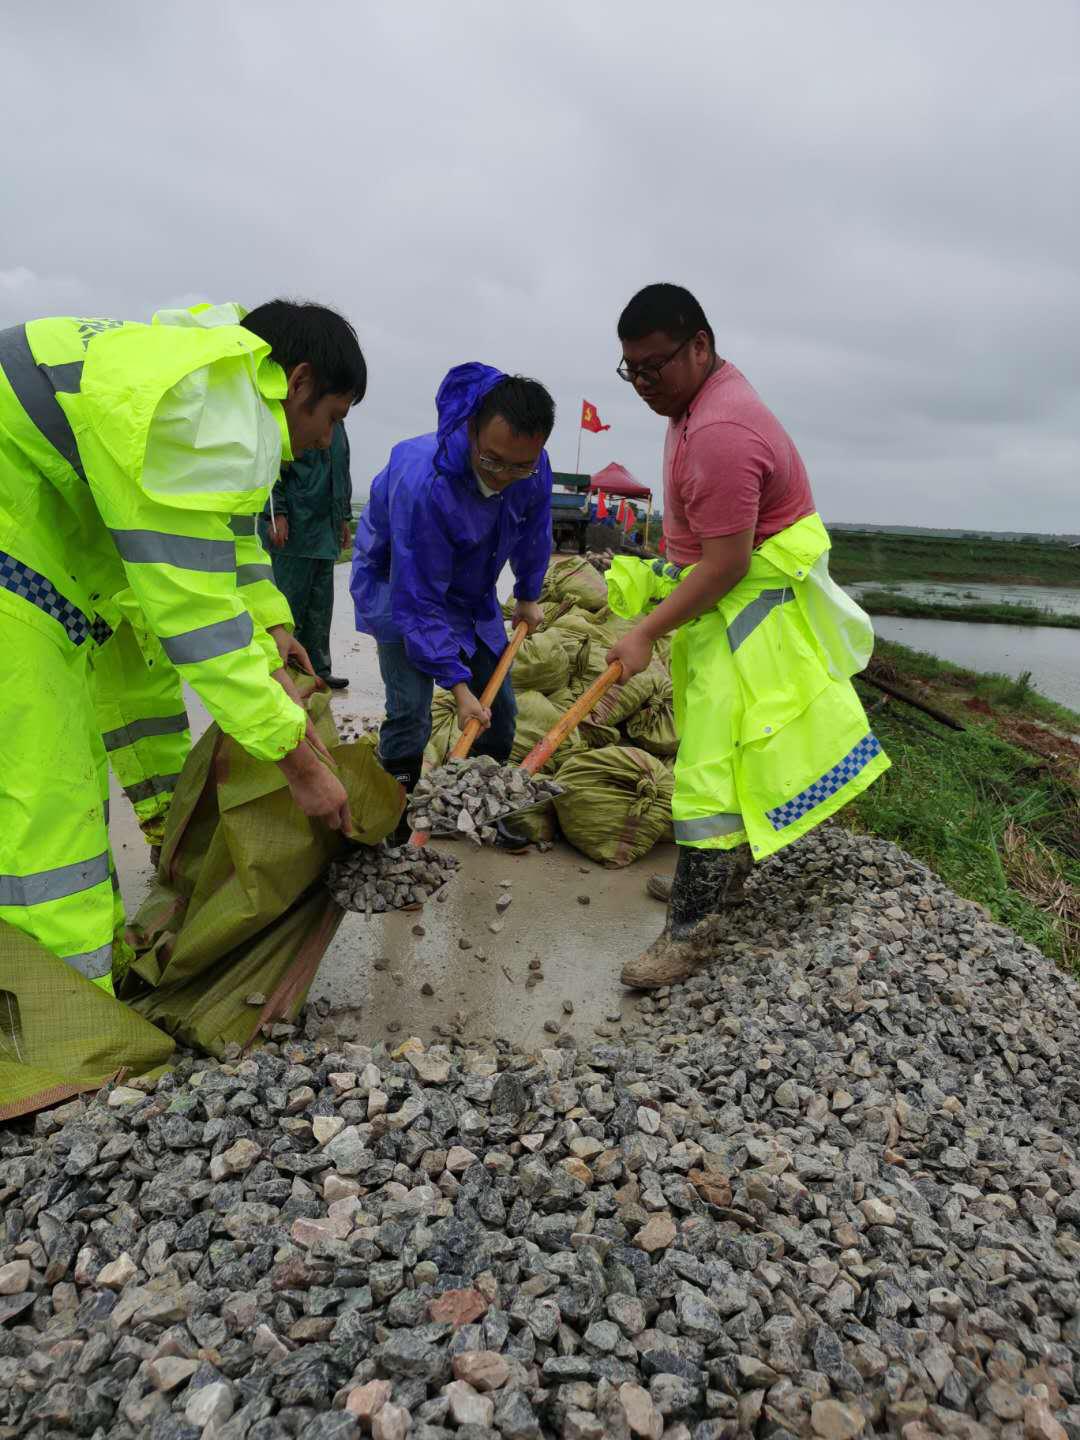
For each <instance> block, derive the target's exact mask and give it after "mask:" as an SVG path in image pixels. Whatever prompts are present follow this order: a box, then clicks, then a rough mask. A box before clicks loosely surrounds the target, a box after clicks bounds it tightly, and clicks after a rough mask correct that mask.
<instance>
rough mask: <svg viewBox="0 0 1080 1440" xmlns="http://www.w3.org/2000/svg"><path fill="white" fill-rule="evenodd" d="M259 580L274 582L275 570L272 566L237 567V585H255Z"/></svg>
mask: <svg viewBox="0 0 1080 1440" xmlns="http://www.w3.org/2000/svg"><path fill="white" fill-rule="evenodd" d="M257 580H269V581H270V582H271V584H272V583H273V580H274V568H273V566H272V565H238V566H237V567H236V583H237V585H254V584H255V582H256V581H257Z"/></svg>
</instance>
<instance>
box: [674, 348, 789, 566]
mask: <svg viewBox="0 0 1080 1440" xmlns="http://www.w3.org/2000/svg"><path fill="white" fill-rule="evenodd" d="M813 511H814V497H813V495H812V494H811V492H810V481H809V479H808V478H807V474H806V466H805V465H804V464H803V462H802V459H801V458H800V456H799V452H798V451H797V450H796V449H795V445H794V442H793V441H792V439H791V436H790V435H789V434H788V433H787V431H786V430H785V429H784V427H783V426H782V425H781V424H780V421H779V420H777V418H776V416H775V415H774V414H773V413H772V411H771V410H769V409H768V408H767V407H766V406H765V405H764V404H763V403H762V401H761V398H760V396H759V395H758V393H757V391H756V390H755V389H754V387H753V386H752V385H751V384H750V382H749V381H748V380H747V378H746V376H745V375H743V374H742V372H741V371H739V370H737V369H736V368H735V366H734V365H732V364H731V363H730V361H725V362H724V363H723V364H722V365H721V366H720V368H719V369H718V370H716V371H714V372H713V374H712V375H710V376H709V378H708V380H706V381H705V384H704V385H703V386H702V387H701V389H700V390H699V391H698V393H697V395H695V397H694V400H693V403H692V404H691V405H690V407H689V409H688V410H687V411H686V412H685V414H683V415H680V416H679V418H678V419H677V420H671V421H670V422H669V423H668V432H667V436H666V438H665V441H664V536H665V539H666V540H667V555H668V559H669V560H671V561H673V562H674V563H675V564H676V565H693V564H694V563H695V562H696V561H698V560H700V559H701V542H702V540H708V539H712V538H714V537H717V536H721V535H736V534H738V532H739V531H740V530H749V529H750V528H751V527H753V530H754V545H755V547H756V546H758V545H760V544H762V542H763V541H765V540H768V539H769V537H770V536H771V535H776V534H779V532H780V531H781V530H784V529H786V528H787V526H788V525H793V524H794V523H795V521H796V520H801V519H802V518H803V517H804V516H805V515H810V514H812V513H813Z"/></svg>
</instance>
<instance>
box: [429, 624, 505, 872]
mask: <svg viewBox="0 0 1080 1440" xmlns="http://www.w3.org/2000/svg"><path fill="white" fill-rule="evenodd" d="M528 633H529V627H528V625H526V624H525V621H524V620H522V622H521V624H520V625H516V626H515V627H514V633H513V635H511V636H510V640H509V643H508V644H507V646H506V649H505V650H504V651H503V653H502V654H501V655H500V656H499V663H498V664H497V665H496V666H495V669H494V670H493V671H492V672H491V679H490V680H489V681H488V683H487V684H486V685H485V686H484V693H483V694H482V695H481V696H480V704H481V705H485V706H486V705H490V704H491V702H492V701H493V700H494V699H495V696H496V695H497V694H498V693H499V686H500V685H501V684H502V683H503V681H504V680H505V679H506V676H507V673H508V672H509V669H510V666H511V665H512V664H513V663H514V656H515V655H516V654H517V652H518V651H519V650H520V649H521V646H522V644H523V642H524V640H525V637H526V636H527V635H528ZM479 734H480V721H479V720H470V721H469V723H468V724H467V725H466V726H465V729H464V730H463V731H462V732H461V734H460V736H459V737H458V740H457V743H456V744H455V746H454V748H453V749H452V750H451V751H450V754H449V757H448V758H449V759H451V760H464V759H465V757H466V755H468V753H469V751H470V750H471V749H472V747H473V744H474V743H475V741H476V737H477V736H478V735H479ZM430 839H431V833H430V831H427V830H414V831H413V833H412V834H411V835H410V836H409V844H410V845H412V846H414V847H416V848H419V847H420V846H422V845H426V844H427V843H428V841H429V840H430Z"/></svg>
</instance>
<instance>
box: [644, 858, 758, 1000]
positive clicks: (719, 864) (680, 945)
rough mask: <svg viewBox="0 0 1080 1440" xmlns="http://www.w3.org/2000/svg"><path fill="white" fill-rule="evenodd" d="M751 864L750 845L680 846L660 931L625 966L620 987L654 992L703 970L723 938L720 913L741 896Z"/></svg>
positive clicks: (737, 901) (740, 898)
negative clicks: (733, 847)
mask: <svg viewBox="0 0 1080 1440" xmlns="http://www.w3.org/2000/svg"><path fill="white" fill-rule="evenodd" d="M751 864H752V860H751V856H750V847H749V845H738V846H736V847H735V849H734V850H697V849H694V848H693V847H691V846H688V845H681V846H680V847H679V862H678V864H677V865H676V867H675V876H674V879H673V880H672V882H671V899H670V900H669V901H668V913H667V923H666V925H665V926H664V930H663V933H662V934H661V935H660V937H659V939H657V940H654V941H653V943H652V944H651V945H650V946H649V948H648V949H647V950H646V951H645V953H644V955H641V956H639V957H638V959H637V960H632V961H631V962H630V964H628V965H626V966H624V967H623V972H622V976H621V979H622V983H623V984H624V985H626V986H629V988H630V989H632V990H658V989H659V988H660V987H661V986H662V985H674V984H675V983H676V982H677V981H679V980H686V979H688V978H689V977H690V976H691V975H696V974H697V972H698V971H699V970H702V969H704V968H705V966H706V965H708V964H709V962H710V960H712V959H713V957H714V955H715V953H716V947H717V944H718V942H719V941H720V939H721V938H722V933H723V929H724V919H723V912H724V911H725V910H726V909H728V908H729V907H730V906H731V905H733V904H738V903H739V902H740V901H741V900H742V898H743V886H744V884H745V882H746V877H747V875H748V874H749V873H750V867H751Z"/></svg>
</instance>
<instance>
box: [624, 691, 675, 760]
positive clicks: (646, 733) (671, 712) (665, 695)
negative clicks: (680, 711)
mask: <svg viewBox="0 0 1080 1440" xmlns="http://www.w3.org/2000/svg"><path fill="white" fill-rule="evenodd" d="M626 734H627V738H628V739H629V740H631V741H632V742H633V744H635V745H639V746H640V747H641V749H642V750H647V751H648V752H649V754H650V755H659V756H662V757H666V756H670V755H674V754H675V753H676V751H677V750H678V748H679V735H678V731H677V730H676V729H675V704H674V701H673V699H672V693H671V681H670V680H669V681H667V682H666V683H665V684H662V685H660V686H659V687H658V688H657V690H656V693H655V694H654V695H651V696H650V697H649V699H648V700H646V702H645V704H644V705H643V706H642V707H641V709H640V710H639V711H638V712H637V713H636V714H635V715H631V716H629V717H628V719H627V721H626Z"/></svg>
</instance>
